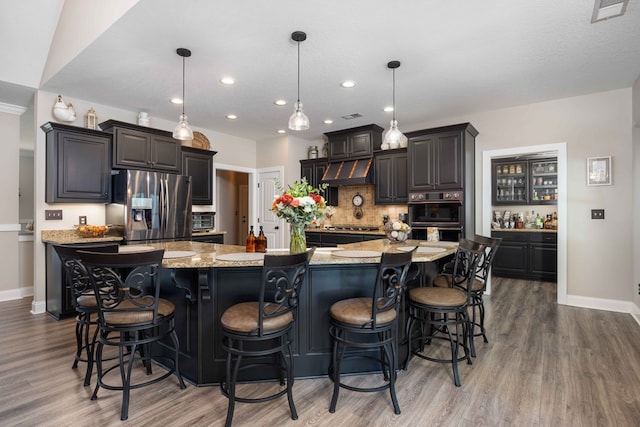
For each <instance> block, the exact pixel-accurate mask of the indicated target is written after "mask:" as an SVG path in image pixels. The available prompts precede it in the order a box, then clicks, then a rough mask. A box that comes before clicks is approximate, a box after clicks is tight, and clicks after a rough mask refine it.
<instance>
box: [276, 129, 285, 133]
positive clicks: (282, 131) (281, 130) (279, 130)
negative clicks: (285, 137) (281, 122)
mask: <svg viewBox="0 0 640 427" xmlns="http://www.w3.org/2000/svg"><path fill="white" fill-rule="evenodd" d="M278 133H287V131H286V130H284V129H278Z"/></svg>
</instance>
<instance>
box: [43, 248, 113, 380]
mask: <svg viewBox="0 0 640 427" xmlns="http://www.w3.org/2000/svg"><path fill="white" fill-rule="evenodd" d="M118 246H119V245H118V244H117V243H108V244H91V245H82V246H78V245H53V249H54V250H55V251H56V253H57V254H58V257H59V258H60V261H61V262H62V268H63V269H64V272H65V281H66V286H67V288H68V289H69V290H70V291H71V297H72V299H71V301H72V304H73V307H74V308H75V310H76V312H77V313H78V314H77V315H76V354H75V357H74V361H73V365H72V368H73V369H77V368H78V362H86V363H87V369H86V371H85V375H84V385H85V386H87V385H89V384H90V382H91V374H92V372H93V361H94V358H93V349H94V344H95V342H96V335H97V333H98V328H97V327H96V328H95V330H94V332H93V336H92V338H91V339H89V333H90V330H91V327H92V326H95V325H96V320H95V319H94V318H93V315H94V314H97V313H98V302H97V300H96V295H95V294H94V293H93V287H92V286H91V281H90V280H89V277H88V276H87V275H86V274H85V273H84V269H83V270H82V271H80V270H79V269H78V268H77V267H78V264H77V263H75V262H73V261H74V260H77V259H78V251H79V250H90V251H93V252H101V253H116V252H118ZM83 351H84V352H85V353H86V357H82V352H83Z"/></svg>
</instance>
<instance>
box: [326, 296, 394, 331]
mask: <svg viewBox="0 0 640 427" xmlns="http://www.w3.org/2000/svg"><path fill="white" fill-rule="evenodd" d="M329 314H330V315H331V317H332V318H334V319H335V320H337V321H339V322H342V323H347V324H350V325H356V326H368V325H370V323H371V298H350V299H345V300H342V301H338V302H336V303H335V304H333V305H332V306H331V310H330V311H329ZM395 318H396V311H395V310H394V309H391V310H387V311H384V312H381V313H378V318H377V319H376V321H377V323H378V324H385V323H389V322H391V321H393V319H395Z"/></svg>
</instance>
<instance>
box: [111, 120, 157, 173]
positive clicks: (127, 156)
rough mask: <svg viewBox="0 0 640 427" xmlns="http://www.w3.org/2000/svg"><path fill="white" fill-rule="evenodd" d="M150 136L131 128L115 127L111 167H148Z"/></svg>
mask: <svg viewBox="0 0 640 427" xmlns="http://www.w3.org/2000/svg"><path fill="white" fill-rule="evenodd" d="M150 150H151V137H150V135H149V134H147V133H144V132H140V131H137V130H133V129H124V128H115V132H114V141H113V167H114V168H132V169H150V168H151V167H152V165H151V152H150Z"/></svg>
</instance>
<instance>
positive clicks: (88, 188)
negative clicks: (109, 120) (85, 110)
mask: <svg viewBox="0 0 640 427" xmlns="http://www.w3.org/2000/svg"><path fill="white" fill-rule="evenodd" d="M41 129H42V130H43V131H45V133H46V183H45V187H46V191H45V202H47V203H87V202H96V203H108V202H109V200H110V198H111V165H110V158H109V150H110V147H111V135H109V134H107V133H104V132H100V131H96V130H91V129H85V128H80V127H76V126H69V125H63V124H59V123H53V122H48V123H45V124H44V125H42V126H41Z"/></svg>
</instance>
